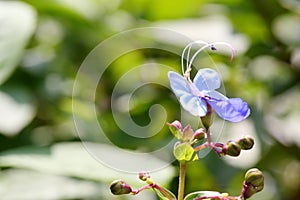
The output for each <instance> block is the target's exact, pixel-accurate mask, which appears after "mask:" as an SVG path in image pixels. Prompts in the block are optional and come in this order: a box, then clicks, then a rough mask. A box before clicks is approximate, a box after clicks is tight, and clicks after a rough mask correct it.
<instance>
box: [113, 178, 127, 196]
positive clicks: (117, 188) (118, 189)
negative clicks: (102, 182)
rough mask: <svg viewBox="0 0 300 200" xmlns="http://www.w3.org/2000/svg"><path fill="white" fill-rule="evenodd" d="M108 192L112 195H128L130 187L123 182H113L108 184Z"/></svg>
mask: <svg viewBox="0 0 300 200" xmlns="http://www.w3.org/2000/svg"><path fill="white" fill-rule="evenodd" d="M110 191H111V193H113V194H114V195H121V194H129V193H130V192H132V189H131V187H130V186H129V185H128V184H127V183H126V182H125V181H123V180H115V181H113V182H112V183H111V184H110Z"/></svg>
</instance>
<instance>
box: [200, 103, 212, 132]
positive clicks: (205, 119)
mask: <svg viewBox="0 0 300 200" xmlns="http://www.w3.org/2000/svg"><path fill="white" fill-rule="evenodd" d="M206 105H207V112H206V115H205V116H204V117H200V118H201V122H202V124H203V126H204V128H205V129H206V130H208V129H209V127H210V126H211V125H212V123H213V114H214V111H213V109H212V107H211V106H210V105H209V104H208V103H207V104H206Z"/></svg>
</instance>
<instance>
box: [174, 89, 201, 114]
mask: <svg viewBox="0 0 300 200" xmlns="http://www.w3.org/2000/svg"><path fill="white" fill-rule="evenodd" d="M179 101H180V103H181V105H182V107H183V108H184V109H185V110H186V111H188V112H190V113H191V114H192V115H194V116H200V117H202V116H205V115H206V112H207V106H206V102H205V101H204V100H202V99H200V98H198V97H195V96H194V95H192V94H187V95H183V96H182V97H181V98H180V99H179Z"/></svg>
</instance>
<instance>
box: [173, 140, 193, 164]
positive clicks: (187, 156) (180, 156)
mask: <svg viewBox="0 0 300 200" xmlns="http://www.w3.org/2000/svg"><path fill="white" fill-rule="evenodd" d="M174 156H175V158H176V159H177V160H178V161H179V162H181V161H194V160H198V157H197V156H196V153H195V151H194V149H193V147H192V146H191V145H190V144H189V143H180V144H178V145H176V146H175V148H174Z"/></svg>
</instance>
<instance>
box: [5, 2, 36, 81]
mask: <svg viewBox="0 0 300 200" xmlns="http://www.w3.org/2000/svg"><path fill="white" fill-rule="evenodd" d="M35 17H36V13H35V11H34V10H33V8H32V7H31V6H29V5H27V4H25V3H22V2H17V1H0V23H1V26H0V84H2V83H3V82H4V81H5V80H6V79H7V78H8V77H9V76H10V75H11V73H12V72H13V71H14V69H15V67H16V66H17V65H18V63H19V61H20V59H21V55H22V53H23V50H24V48H25V46H26V44H27V42H28V40H29V39H30V37H31V35H32V34H33V31H34V28H35Z"/></svg>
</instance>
